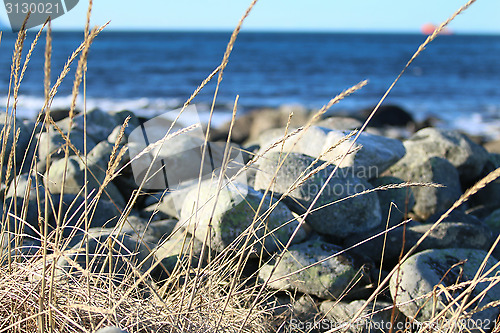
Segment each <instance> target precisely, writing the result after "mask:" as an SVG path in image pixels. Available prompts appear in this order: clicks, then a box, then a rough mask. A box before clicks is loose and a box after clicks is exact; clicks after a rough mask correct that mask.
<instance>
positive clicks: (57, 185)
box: [47, 156, 125, 207]
mask: <svg viewBox="0 0 500 333" xmlns="http://www.w3.org/2000/svg"><path fill="white" fill-rule="evenodd" d="M87 169H88V172H87V184H88V185H87V191H88V193H91V191H93V190H94V191H95V193H97V191H98V189H99V188H100V187H101V184H103V181H104V178H105V176H106V172H105V171H104V170H103V169H102V168H101V166H100V165H99V164H93V163H92V162H91V161H89V163H88V164H87ZM64 173H66V176H65V177H66V178H63V177H64ZM63 179H65V182H64V185H63V186H61V182H62V180H63ZM47 184H48V188H49V190H50V192H51V193H53V194H57V193H61V191H64V193H66V194H79V193H83V192H81V191H82V188H83V186H84V184H85V164H84V162H83V161H82V160H81V159H80V158H79V157H77V156H70V157H68V161H67V162H66V161H65V160H64V159H60V160H57V161H54V162H53V163H52V165H51V167H50V169H49V174H48V178H47ZM104 190H105V192H103V194H102V196H101V197H102V198H103V199H105V200H106V199H108V200H113V201H114V202H115V203H116V204H117V205H118V206H120V207H124V206H125V200H124V199H123V196H122V195H121V193H120V191H119V190H118V188H117V187H116V186H115V185H114V184H113V183H109V184H107V186H106V187H105V189H104Z"/></svg>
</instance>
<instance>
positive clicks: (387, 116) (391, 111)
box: [360, 105, 415, 127]
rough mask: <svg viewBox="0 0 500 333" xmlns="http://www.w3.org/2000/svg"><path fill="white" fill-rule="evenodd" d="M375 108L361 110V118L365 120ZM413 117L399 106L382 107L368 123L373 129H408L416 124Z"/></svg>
mask: <svg viewBox="0 0 500 333" xmlns="http://www.w3.org/2000/svg"><path fill="white" fill-rule="evenodd" d="M373 109H374V108H368V109H364V110H361V112H360V117H361V118H362V119H363V120H364V119H366V118H368V116H369V115H370V114H371V113H372V111H373ZM414 122H415V121H414V119H413V117H412V115H411V114H410V113H409V112H408V111H406V110H405V109H403V108H402V107H400V106H398V105H381V106H380V107H379V108H378V110H377V112H376V113H375V114H374V115H373V117H372V119H371V120H370V122H369V123H368V126H371V127H386V126H397V127H406V126H411V125H412V124H414Z"/></svg>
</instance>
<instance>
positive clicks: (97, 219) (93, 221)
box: [42, 194, 121, 237]
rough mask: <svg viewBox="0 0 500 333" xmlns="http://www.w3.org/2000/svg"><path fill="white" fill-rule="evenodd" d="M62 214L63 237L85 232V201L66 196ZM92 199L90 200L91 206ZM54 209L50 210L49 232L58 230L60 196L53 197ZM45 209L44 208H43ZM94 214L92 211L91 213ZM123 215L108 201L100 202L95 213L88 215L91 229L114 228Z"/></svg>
mask: <svg viewBox="0 0 500 333" xmlns="http://www.w3.org/2000/svg"><path fill="white" fill-rule="evenodd" d="M62 200H63V204H62V212H61V226H62V227H63V237H69V236H70V235H71V234H73V233H76V234H78V233H81V232H82V230H84V225H85V224H84V221H85V216H84V208H85V206H84V199H83V198H82V197H79V196H76V195H74V194H64V195H63V199H62ZM91 201H92V200H91V199H89V200H88V202H89V205H90V203H91ZM52 202H53V206H49V207H54V208H53V209H54V210H53V209H52V208H49V210H50V217H49V226H50V228H49V232H50V231H52V230H53V229H55V228H56V225H57V224H56V223H57V222H56V221H57V218H56V216H57V214H58V212H59V202H60V195H59V194H55V195H53V196H52ZM42 207H43V206H42ZM90 213H92V211H91V212H90ZM120 215H121V213H120V211H119V210H118V208H117V207H116V206H115V205H114V204H113V203H111V202H109V201H107V200H102V199H101V200H99V203H98V204H97V207H96V208H95V212H94V213H93V214H89V215H88V219H89V222H90V223H89V224H90V226H89V227H90V228H103V227H106V228H113V227H114V226H115V225H116V223H117V222H118V218H119V216H120Z"/></svg>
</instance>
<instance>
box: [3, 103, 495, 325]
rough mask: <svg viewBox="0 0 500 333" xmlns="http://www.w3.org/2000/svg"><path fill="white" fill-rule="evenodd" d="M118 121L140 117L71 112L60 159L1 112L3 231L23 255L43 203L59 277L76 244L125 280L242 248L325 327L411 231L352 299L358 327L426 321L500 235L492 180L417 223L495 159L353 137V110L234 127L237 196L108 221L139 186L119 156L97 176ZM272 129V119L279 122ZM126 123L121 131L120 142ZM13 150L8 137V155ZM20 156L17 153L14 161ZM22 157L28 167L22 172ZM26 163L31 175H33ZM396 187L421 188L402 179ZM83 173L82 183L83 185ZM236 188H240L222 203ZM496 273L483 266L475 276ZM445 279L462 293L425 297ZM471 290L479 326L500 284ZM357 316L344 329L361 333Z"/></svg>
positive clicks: (452, 147)
mask: <svg viewBox="0 0 500 333" xmlns="http://www.w3.org/2000/svg"><path fill="white" fill-rule="evenodd" d="M126 117H131V118H130V121H129V128H130V129H133V128H134V127H137V126H140V124H141V120H140V119H138V118H137V117H136V116H135V115H134V114H132V113H130V112H120V113H116V114H112V115H111V114H107V113H103V112H101V111H99V110H94V111H91V112H89V113H88V114H87V122H86V124H84V121H83V116H81V115H78V116H77V117H75V119H74V120H73V121H70V120H69V119H68V118H64V119H62V120H59V121H58V122H57V125H58V127H59V128H60V129H62V131H63V132H66V133H67V132H68V130H69V127H70V126H71V132H70V135H69V137H70V139H71V142H72V147H70V149H69V154H70V158H69V159H67V160H65V159H64V158H63V157H64V150H63V148H64V144H65V142H64V140H63V139H62V138H61V135H60V134H59V133H58V131H57V130H56V129H55V128H54V126H51V129H50V131H46V130H45V129H41V128H38V131H39V132H40V131H41V133H39V134H37V138H38V139H39V143H38V145H35V141H30V138H31V136H30V134H29V133H31V132H32V130H33V129H34V128H35V124H34V123H29V122H27V123H23V122H22V121H20V120H17V121H16V127H17V129H18V130H19V133H20V136H19V138H18V141H17V145H16V150H17V152H16V155H15V156H16V158H15V170H16V171H17V172H18V174H19V175H18V176H16V177H12V176H9V174H8V171H9V167H8V163H6V162H4V165H3V166H2V167H3V169H2V174H3V179H8V180H9V179H10V181H8V182H7V185H6V186H4V190H3V196H4V200H3V204H2V206H1V207H0V208H1V212H2V221H7V222H6V223H5V224H4V226H3V227H2V228H3V230H7V228H8V230H10V231H13V230H16V231H17V232H18V233H19V232H22V233H23V234H24V235H25V239H24V247H22V251H24V252H23V255H26V254H27V253H33V252H34V251H35V250H36V249H37V248H38V247H39V246H40V233H43V230H41V229H40V221H41V220H40V218H39V216H45V214H44V207H45V202H47V200H48V207H49V208H50V209H49V214H48V216H47V221H48V224H49V226H50V228H49V232H52V231H54V230H60V232H61V235H62V237H63V239H68V242H67V244H66V245H65V248H64V249H65V250H69V251H70V252H68V253H69V254H68V255H67V256H65V257H62V258H61V259H59V261H58V265H57V266H58V270H59V274H64V272H70V271H74V270H75V263H78V264H79V265H81V267H85V266H86V260H85V256H84V253H85V251H83V254H82V249H89V250H90V252H91V253H92V255H93V258H94V260H93V265H92V267H89V269H91V270H95V271H99V272H103V271H106V262H107V261H106V260H107V256H108V253H109V251H112V252H113V253H114V254H116V255H117V260H116V262H114V263H113V270H114V271H115V272H116V273H117V276H122V277H123V276H125V275H126V274H127V269H126V268H127V265H129V263H130V262H134V263H136V264H137V265H138V268H139V269H140V270H141V271H143V272H146V271H148V270H150V268H151V266H152V265H155V266H156V268H155V269H154V270H152V271H151V274H152V275H153V276H154V277H155V278H156V279H157V280H158V281H159V282H158V283H161V279H162V278H163V277H165V276H166V275H168V274H169V273H171V272H172V271H173V270H174V269H175V267H176V266H178V264H179V262H181V261H184V263H187V264H188V265H192V266H193V267H195V266H196V265H198V264H199V263H200V260H203V259H204V258H201V254H202V251H203V244H206V245H208V246H209V250H210V251H205V252H206V253H211V254H212V255H215V254H217V253H221V252H224V251H238V250H240V249H241V246H242V245H243V244H245V245H246V246H247V247H246V251H248V254H249V256H250V258H255V257H258V258H260V259H261V260H257V261H256V262H258V263H257V264H255V266H254V267H252V270H253V273H254V274H255V275H256V276H257V277H258V279H259V280H260V281H261V282H263V283H266V285H267V287H268V288H270V289H275V290H278V291H280V292H279V293H278V294H277V295H278V298H279V297H282V299H281V300H280V302H282V305H283V302H285V304H288V305H290V311H288V312H287V313H288V316H290V315H291V316H292V319H293V320H295V321H290V317H287V318H288V319H287V320H288V321H289V324H290V325H292V324H291V323H295V324H294V325H299V326H297V328H299V327H302V326H304V325H305V326H307V325H311V322H315V323H316V324H318V325H319V326H322V327H325V326H329V325H330V326H329V328H332V327H331V325H338V324H345V323H346V322H348V321H349V320H350V319H351V318H352V316H353V315H354V314H355V313H356V312H357V311H358V310H360V309H361V308H362V306H363V304H364V303H365V301H364V300H367V297H368V296H369V295H370V293H371V292H372V291H373V290H374V289H375V287H376V286H377V281H378V279H379V278H380V277H382V278H383V277H384V276H386V275H387V274H388V272H389V271H391V270H392V269H393V268H394V267H395V266H396V265H397V264H398V262H399V260H400V258H401V256H402V255H404V254H405V253H407V252H408V251H409V250H410V249H411V248H412V247H413V246H414V245H416V244H417V242H418V241H419V239H420V238H421V237H422V236H423V235H424V234H427V237H426V239H425V240H424V241H423V242H421V244H420V245H419V247H418V248H417V249H416V251H414V253H413V255H411V256H410V257H409V259H408V260H407V261H405V262H404V263H403V264H402V265H401V267H400V268H399V270H398V272H397V274H394V275H393V276H392V277H391V279H390V293H389V292H382V293H381V294H380V297H379V299H378V301H377V303H376V304H374V303H372V304H370V305H368V307H367V309H372V308H375V309H377V310H380V311H379V312H377V315H375V316H373V317H368V318H367V317H366V316H365V317H362V318H364V319H363V320H365V321H364V322H363V325H364V326H363V325H361V326H363V327H364V328H366V325H368V324H374V323H378V324H382V323H384V322H385V323H386V324H387V323H389V325H390V323H391V321H392V323H393V324H394V323H396V322H400V323H404V321H405V320H406V319H410V320H417V321H418V322H425V321H428V320H430V319H432V318H433V317H434V316H435V315H436V314H437V313H439V312H440V311H444V312H445V317H447V318H450V317H451V316H452V313H453V311H454V310H456V309H457V306H455V305H453V306H450V307H447V305H448V304H450V303H451V300H453V299H455V298H457V297H458V295H460V291H463V290H465V288H467V286H468V284H467V281H470V280H472V279H474V278H475V273H476V271H477V270H478V269H479V268H480V267H481V268H482V269H483V271H484V272H486V271H487V270H488V269H490V268H492V267H494V265H495V264H497V260H496V258H500V249H494V251H493V256H492V257H490V258H489V260H488V261H487V262H486V263H484V267H483V266H482V264H483V259H484V258H485V257H487V251H488V250H489V249H490V247H491V245H492V244H493V241H494V240H495V238H496V236H498V235H499V231H500V201H498V200H497V198H498V197H499V195H500V193H499V191H500V183H497V182H493V183H491V184H490V185H488V186H486V188H485V189H483V192H480V194H479V195H477V196H475V197H473V198H471V200H469V201H468V202H467V203H465V204H463V205H462V206H460V207H458V208H457V209H455V210H454V212H453V213H452V214H450V215H449V216H448V217H447V218H446V219H444V220H443V221H442V222H441V223H440V224H439V225H438V226H437V227H436V228H435V229H432V230H431V226H432V225H433V224H434V223H435V222H436V221H437V220H438V218H439V217H440V216H441V214H442V213H444V212H446V211H447V210H448V209H449V208H450V207H451V206H452V205H453V203H454V202H455V201H456V200H457V199H458V198H459V197H460V196H461V195H462V194H463V193H464V190H465V189H467V188H468V187H470V186H472V185H473V184H474V183H475V182H477V181H478V180H479V179H481V178H482V177H484V176H485V175H486V174H488V173H489V172H490V171H492V170H494V169H496V168H498V167H500V155H498V154H493V153H488V152H487V151H486V150H485V149H484V148H483V147H481V146H479V145H478V144H475V143H474V142H472V141H471V140H470V139H469V138H468V137H467V136H466V135H464V134H461V133H458V132H455V131H447V130H442V129H437V128H425V129H422V130H420V131H417V132H416V133H415V134H413V135H412V136H411V137H409V138H408V139H406V140H403V141H401V140H398V139H394V138H388V137H384V136H381V135H377V134H373V132H372V133H361V134H360V135H359V137H357V140H356V141H354V138H355V137H356V136H355V135H353V134H350V132H349V131H350V130H351V129H352V128H353V127H357V126H358V124H359V123H358V122H357V121H356V120H355V119H350V120H349V119H346V118H339V119H336V118H330V119H327V120H324V121H322V122H321V123H318V124H316V125H314V126H312V127H310V128H309V129H307V130H305V131H299V132H298V133H297V134H295V135H293V136H291V137H290V138H289V139H288V140H287V141H286V142H284V143H280V144H277V145H276V144H275V142H276V141H277V140H279V139H280V138H281V137H283V135H285V134H286V133H291V132H292V131H293V127H290V128H270V129H268V130H267V131H264V132H263V133H259V134H258V136H257V137H255V135H254V134H251V135H250V134H249V135H247V136H246V138H248V136H252V138H251V141H252V146H251V150H252V152H253V153H255V154H256V156H259V158H258V159H257V160H256V163H255V164H253V166H252V167H251V169H249V170H248V172H249V174H251V177H249V181H248V185H246V187H245V189H244V191H240V189H239V187H238V186H235V187H229V188H228V189H226V191H221V192H219V193H218V191H217V187H214V186H213V184H211V183H207V182H204V183H202V184H201V185H199V186H198V184H196V185H193V187H192V188H190V189H189V191H186V193H185V197H183V204H182V208H181V209H179V207H174V205H173V203H172V196H171V195H168V194H165V193H156V192H153V191H149V192H147V191H146V192H145V194H144V195H142V194H141V195H140V196H138V197H137V200H135V203H133V205H132V208H131V210H130V212H129V214H128V215H127V218H121V216H122V213H123V212H124V210H125V209H126V207H128V206H127V202H128V201H129V199H130V198H131V197H132V195H133V193H134V191H136V190H137V189H138V188H139V186H138V185H137V184H136V182H135V180H134V176H133V174H132V170H131V168H130V166H128V165H127V164H126V163H127V162H128V160H127V158H128V157H127V156H125V158H124V160H123V161H120V163H118V165H117V168H118V169H120V168H122V169H121V170H120V172H119V174H118V176H117V177H115V178H113V179H108V176H109V175H108V173H107V172H106V170H107V169H108V166H109V160H110V156H111V155H114V154H115V155H116V153H115V152H114V149H113V146H114V145H115V142H116V141H117V139H118V138H119V136H118V134H119V131H120V124H122V123H123V121H124V120H125V118H126ZM301 117H302V118H303V119H307V117H306V116H305V115H303V114H301ZM4 118H5V117H4V116H0V119H4ZM302 118H301V119H302ZM280 119H281V118H280ZM276 124H277V125H279V126H282V125H284V124H283V121H281V120H280V121H278V120H276ZM84 125H85V126H86V130H87V136H86V137H85V136H84ZM1 126H2V127H4V128H8V126H13V125H12V123H7V124H6V123H3V124H1ZM11 129H13V128H11ZM11 132H12V131H11ZM222 132H223V131H222ZM27 133H28V134H27ZM127 133H130V130H129V129H127V130H126V133H125V137H126V135H127ZM240 141H243V140H240ZM119 144H120V146H121V145H124V144H126V140H122V141H121V142H119ZM35 146H36V147H35ZM243 146H244V147H246V146H245V145H243ZM12 147H13V138H12V133H11V136H10V137H9V140H8V142H7V151H9V152H10V149H11V148H12ZM249 149H250V148H249ZM76 152H78V155H77V154H76ZM85 152H87V156H86V157H83V156H84V153H85ZM24 155H26V158H25V159H24V160H25V161H28V162H25V163H24V164H23V163H22V162H23V158H24V157H25V156H24ZM6 156H7V155H6ZM20 156H21V157H20ZM49 156H50V159H49V158H48V157H49ZM48 160H50V162H51V163H50V165H47V164H46V161H48ZM31 161H36V164H33V167H32V168H31V172H30V165H29V163H31ZM35 168H36V170H37V171H38V175H43V177H42V176H36V174H35V173H34V172H33V169H35ZM108 181H109V183H108V184H107V186H106V187H105V191H104V193H103V194H102V196H101V199H100V200H99V203H98V204H94V203H93V201H92V198H94V197H95V196H96V193H97V192H99V188H100V187H101V184H103V182H108ZM406 182H412V183H420V184H419V185H414V186H408V184H407V183H406ZM85 183H87V189H86V191H82V188H83V185H84V184H85ZM433 184H434V185H433ZM437 185H439V186H437ZM61 193H63V195H61ZM85 193H87V195H88V197H89V200H87V202H85V200H84V198H83V196H84V195H85ZM217 193H218V194H217ZM481 193H483V194H481ZM214 195H217V198H216V199H215V200H214V199H213V197H214ZM238 196H243V197H242V198H240V199H239V200H235V198H237V197H238ZM206 203H210V204H206ZM23 207H27V209H23ZM59 207H61V208H62V210H61V211H60V212H59V210H58V208H59ZM194 207H198V210H195V209H194ZM84 211H87V214H85V213H83V212H84ZM9 213H11V214H9ZM12 214H15V215H16V216H21V220H19V219H14V218H13V217H12ZM19 214H22V215H19ZM20 221H22V223H20ZM61 221H63V223H62V224H61ZM403 221H405V222H403ZM85 229H88V232H87V233H84V232H83V230H85ZM242 235H244V236H242ZM247 236H248V237H247ZM109 239H112V240H113V242H111V243H110V242H109ZM106 240H108V241H106ZM103 244H105V245H106V246H102V245H103ZM14 245H18V244H17V243H16V240H15V239H14V237H10V238H9V237H4V238H3V248H4V253H5V249H7V247H9V246H10V247H11V248H12V247H14ZM110 246H111V247H110ZM286 246H287V250H286V251H284V252H283V249H284V248H285V247H286ZM151 253H153V254H154V255H150V254H151ZM189 253H191V256H189ZM118 254H119V255H118ZM159 263H161V264H159ZM496 271H497V269H496V267H495V269H494V270H493V271H492V272H491V274H490V275H491V276H493V275H494V274H495V273H496ZM165 274H166V275H165ZM457 283H462V285H461V286H462V287H461V288H462V289H456V290H455V291H454V292H455V293H453V292H451V291H449V292H448V293H443V292H441V293H438V292H437V291H436V287H435V286H437V285H442V286H444V287H450V286H452V285H455V284H457ZM464 285H465V287H464ZM487 288H489V289H488V290H487V291H488V292H487V294H486V295H485V293H484V291H485V290H486V289H487ZM471 290H472V292H471V294H470V296H468V298H469V299H470V300H472V299H474V300H475V302H474V304H473V305H471V307H469V308H467V309H463V310H464V311H466V312H468V313H472V315H471V319H472V320H475V321H476V323H479V322H482V323H483V324H484V323H486V322H487V321H489V322H491V324H493V322H494V320H495V318H496V317H497V315H498V312H499V311H498V308H497V307H490V308H487V309H486V310H484V311H480V312H475V311H474V310H475V309H481V308H482V307H484V306H485V305H486V304H488V303H489V302H491V301H494V300H498V299H500V287H498V286H492V287H491V288H490V287H488V284H487V283H481V284H478V285H477V286H476V287H475V288H471ZM286 295H288V296H286ZM290 295H293V296H294V297H290ZM297 295H298V296H297ZM299 296H300V297H299ZM476 296H477V301H476V299H475V297H476ZM480 296H484V297H480ZM340 297H341V299H340V300H339V298H340ZM275 301H276V299H275V300H274V301H273V302H275ZM393 301H394V302H396V303H397V309H396V310H395V311H393V310H392V304H393ZM273 302H271V301H270V304H273ZM459 304H460V303H459ZM362 313H363V314H365V315H366V314H368V312H366V310H365V311H364V312H362ZM318 318H320V319H321V320H319V321H318ZM368 320H371V321H368ZM326 324H328V325H326ZM358 324H359V323H358ZM300 325H301V326H300ZM313 326H314V325H313ZM361 326H360V325H358V326H357V327H356V326H354V328H353V327H351V331H352V332H361ZM309 327H310V326H309ZM469 329H470V326H469ZM482 329H485V327H482ZM321 330H322V328H321V327H316V331H321ZM485 330H486V329H485ZM387 331H389V330H388V329H387Z"/></svg>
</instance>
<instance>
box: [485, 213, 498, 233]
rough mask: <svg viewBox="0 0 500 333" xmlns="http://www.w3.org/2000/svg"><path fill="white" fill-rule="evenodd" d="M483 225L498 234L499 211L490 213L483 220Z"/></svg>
mask: <svg viewBox="0 0 500 333" xmlns="http://www.w3.org/2000/svg"><path fill="white" fill-rule="evenodd" d="M484 223H485V224H486V225H488V226H489V227H490V228H491V229H492V230H493V231H495V233H497V234H498V233H499V232H500V209H497V210H495V211H494V212H493V213H491V214H490V215H489V216H488V217H487V218H486V219H485V220H484Z"/></svg>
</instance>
